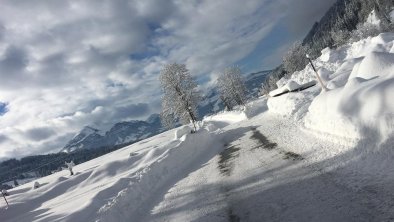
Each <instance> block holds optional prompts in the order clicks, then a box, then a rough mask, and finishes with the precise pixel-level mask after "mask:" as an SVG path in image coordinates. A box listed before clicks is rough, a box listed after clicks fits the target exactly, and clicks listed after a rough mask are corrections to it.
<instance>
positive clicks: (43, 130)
mask: <svg viewBox="0 0 394 222" xmlns="http://www.w3.org/2000/svg"><path fill="white" fill-rule="evenodd" d="M54 134H55V131H54V130H53V129H51V128H48V127H40V128H33V129H29V130H28V131H26V136H27V137H28V138H29V139H31V140H34V141H41V140H46V139H48V138H49V137H51V136H53V135H54Z"/></svg>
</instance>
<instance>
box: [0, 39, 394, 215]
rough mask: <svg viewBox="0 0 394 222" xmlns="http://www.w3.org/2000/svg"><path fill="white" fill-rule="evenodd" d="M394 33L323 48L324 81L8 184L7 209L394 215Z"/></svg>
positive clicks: (0, 205) (308, 76) (310, 76)
mask: <svg viewBox="0 0 394 222" xmlns="http://www.w3.org/2000/svg"><path fill="white" fill-rule="evenodd" d="M393 43H394V34H393V33H386V34H381V35H379V36H377V37H374V38H368V39H365V40H362V41H359V42H356V43H354V44H352V45H347V46H344V47H342V48H339V49H337V50H329V49H325V50H323V54H322V56H321V57H320V58H318V59H317V60H315V61H314V62H315V64H316V66H317V67H319V68H320V69H319V74H320V76H321V77H322V79H323V80H324V82H325V84H326V85H327V87H328V89H329V90H328V91H327V92H325V91H321V89H320V87H319V85H318V84H317V85H316V86H314V87H311V88H309V89H306V90H304V91H301V92H291V93H288V94H284V95H282V96H279V97H274V98H269V99H267V98H260V99H258V100H255V101H252V102H251V103H249V104H248V105H247V106H246V108H245V109H244V110H242V111H234V112H223V113H219V114H217V115H215V116H210V117H206V118H204V120H203V121H202V122H201V123H200V124H199V128H200V130H199V131H198V132H197V133H195V134H189V133H188V132H190V128H189V127H187V126H186V127H185V126H183V127H181V128H178V129H174V130H171V131H167V132H164V133H162V134H159V135H157V136H154V137H151V138H148V139H145V140H143V141H141V142H139V143H136V144H133V145H130V146H128V147H125V148H123V149H120V150H117V151H114V152H112V153H109V154H107V155H104V156H101V157H99V158H97V159H94V160H91V161H89V162H86V163H83V164H80V165H77V166H76V167H75V168H74V172H75V173H76V175H74V176H69V174H68V171H61V172H57V173H55V174H52V175H50V176H47V177H44V178H40V179H38V180H37V181H38V182H39V183H40V184H41V187H40V188H38V189H33V188H32V187H33V183H27V184H24V185H22V186H19V187H17V188H15V189H12V190H10V191H9V193H10V196H8V197H7V199H8V201H9V203H10V207H9V208H8V209H6V205H5V203H4V201H2V200H1V199H0V221H2V222H3V221H17V222H23V221H390V220H394V207H393V204H394V202H393V200H394V194H393V193H392V188H393V187H394V170H393V169H394V161H392V160H393V158H394V152H393V147H394V99H393V96H394V59H393V55H394V44H393ZM291 80H292V81H294V82H296V83H298V85H301V84H304V83H307V82H310V81H311V80H315V76H314V73H313V71H312V69H311V68H310V67H309V66H308V67H306V68H305V70H302V71H300V72H296V73H295V74H294V75H293V76H292V77H291ZM288 82H289V80H288V79H283V80H281V81H280V82H279V85H280V86H284V85H286V84H287V83H288Z"/></svg>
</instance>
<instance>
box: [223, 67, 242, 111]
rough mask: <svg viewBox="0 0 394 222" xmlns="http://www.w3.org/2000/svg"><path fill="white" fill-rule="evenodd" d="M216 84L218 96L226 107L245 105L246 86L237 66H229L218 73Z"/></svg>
mask: <svg viewBox="0 0 394 222" xmlns="http://www.w3.org/2000/svg"><path fill="white" fill-rule="evenodd" d="M217 85H218V89H219V93H220V98H221V100H222V101H223V103H224V104H225V105H226V107H227V108H228V109H232V108H233V106H236V105H245V101H246V86H245V82H244V80H243V78H242V72H241V70H240V69H239V68H238V67H236V66H234V67H229V68H226V69H225V70H224V71H223V72H222V73H220V75H219V78H218V82H217Z"/></svg>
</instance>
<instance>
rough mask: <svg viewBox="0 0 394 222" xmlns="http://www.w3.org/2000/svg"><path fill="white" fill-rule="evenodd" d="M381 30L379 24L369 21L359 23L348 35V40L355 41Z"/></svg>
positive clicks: (374, 34)
mask: <svg viewBox="0 0 394 222" xmlns="http://www.w3.org/2000/svg"><path fill="white" fill-rule="evenodd" d="M381 32H382V29H381V28H380V25H377V24H371V23H360V24H358V25H357V29H355V30H353V32H352V33H351V36H350V42H356V41H359V40H361V39H364V38H367V37H369V36H377V35H379V34H380V33H381Z"/></svg>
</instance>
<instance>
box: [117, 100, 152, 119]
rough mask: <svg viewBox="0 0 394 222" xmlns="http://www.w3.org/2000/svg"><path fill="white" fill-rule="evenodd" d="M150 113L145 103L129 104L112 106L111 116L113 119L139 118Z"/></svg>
mask: <svg viewBox="0 0 394 222" xmlns="http://www.w3.org/2000/svg"><path fill="white" fill-rule="evenodd" d="M149 113H150V109H149V105H148V104H147V103H138V104H130V105H128V106H121V107H116V108H114V113H113V117H114V118H115V119H125V118H139V117H143V116H147V115H149Z"/></svg>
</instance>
